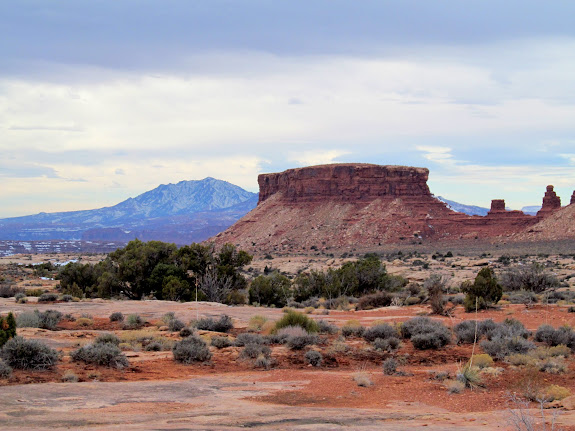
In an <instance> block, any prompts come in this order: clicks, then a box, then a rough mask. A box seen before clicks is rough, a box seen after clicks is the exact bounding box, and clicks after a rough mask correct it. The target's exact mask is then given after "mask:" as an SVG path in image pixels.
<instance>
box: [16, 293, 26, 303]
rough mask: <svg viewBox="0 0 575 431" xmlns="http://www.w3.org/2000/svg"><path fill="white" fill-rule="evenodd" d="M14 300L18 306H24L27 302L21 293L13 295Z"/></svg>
mask: <svg viewBox="0 0 575 431" xmlns="http://www.w3.org/2000/svg"><path fill="white" fill-rule="evenodd" d="M14 299H15V300H16V302H17V303H18V304H26V303H27V302H28V298H27V297H26V294H25V293H23V292H18V293H17V294H16V295H14Z"/></svg>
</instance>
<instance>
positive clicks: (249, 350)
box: [240, 344, 272, 359]
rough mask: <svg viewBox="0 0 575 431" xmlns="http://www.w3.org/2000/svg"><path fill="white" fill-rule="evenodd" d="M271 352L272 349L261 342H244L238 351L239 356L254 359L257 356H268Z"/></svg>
mask: <svg viewBox="0 0 575 431" xmlns="http://www.w3.org/2000/svg"><path fill="white" fill-rule="evenodd" d="M271 354H272V350H271V349H270V348H269V347H268V346H265V345H263V344H246V345H245V346H244V348H243V349H242V351H241V352H240V357H241V358H249V359H256V358H257V357H258V356H260V355H262V356H264V357H266V358H269V357H270V356H271Z"/></svg>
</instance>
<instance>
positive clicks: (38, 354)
mask: <svg viewBox="0 0 575 431" xmlns="http://www.w3.org/2000/svg"><path fill="white" fill-rule="evenodd" d="M0 357H1V359H4V361H6V363H7V364H8V365H9V366H11V367H13V368H18V369H23V370H46V369H50V368H52V367H53V366H54V365H56V362H58V360H59V359H60V355H59V353H58V352H57V351H56V350H54V349H52V348H50V347H48V346H47V345H46V344H44V343H42V342H40V341H38V340H27V339H25V338H22V337H19V336H16V337H14V338H11V339H10V340H8V341H7V342H6V344H4V347H3V348H2V350H0Z"/></svg>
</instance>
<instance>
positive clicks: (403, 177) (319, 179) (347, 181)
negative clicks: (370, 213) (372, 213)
mask: <svg viewBox="0 0 575 431" xmlns="http://www.w3.org/2000/svg"><path fill="white" fill-rule="evenodd" d="M428 176H429V171H428V170H427V169H424V168H412V167H406V166H379V165H371V164H335V165H321V166H312V167H309V168H300V169H289V170H287V171H284V172H280V173H275V174H262V175H260V176H259V177H258V184H259V186H260V198H259V202H260V203H261V202H264V201H265V200H266V199H268V198H269V197H270V196H272V195H274V194H276V193H281V195H282V200H283V201H285V202H319V201H326V200H329V201H338V202H346V201H347V202H358V201H359V202H361V201H363V202H365V201H371V200H374V199H379V198H383V199H395V198H401V197H421V196H425V197H431V193H430V191H429V187H428V186H427V179H428Z"/></svg>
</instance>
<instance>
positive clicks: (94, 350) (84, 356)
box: [70, 343, 130, 369]
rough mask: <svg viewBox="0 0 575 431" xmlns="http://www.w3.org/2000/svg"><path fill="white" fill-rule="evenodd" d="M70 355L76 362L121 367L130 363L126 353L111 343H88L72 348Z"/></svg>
mask: <svg viewBox="0 0 575 431" xmlns="http://www.w3.org/2000/svg"><path fill="white" fill-rule="evenodd" d="M118 344H119V343H118ZM70 356H71V357H72V359H73V360H74V361H76V362H85V363H86V364H96V365H103V366H105V367H110V368H118V369H122V368H126V367H128V366H129V365H130V363H129V362H128V358H126V355H124V354H123V353H122V351H121V350H120V348H119V347H118V346H117V345H115V344H113V343H95V344H88V345H86V346H82V347H80V348H79V349H77V350H74V351H73V352H72V353H70Z"/></svg>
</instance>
